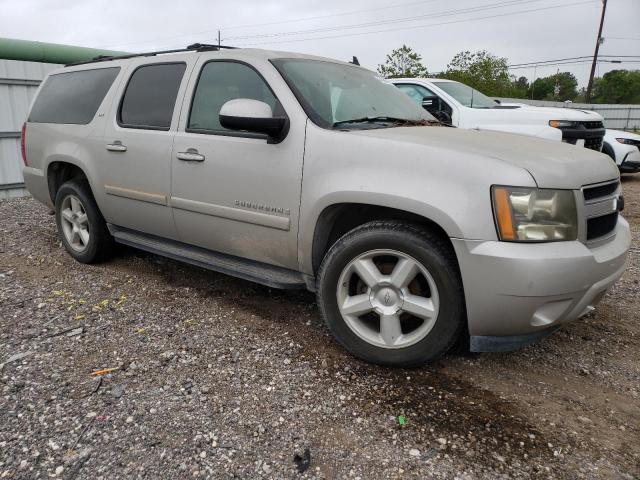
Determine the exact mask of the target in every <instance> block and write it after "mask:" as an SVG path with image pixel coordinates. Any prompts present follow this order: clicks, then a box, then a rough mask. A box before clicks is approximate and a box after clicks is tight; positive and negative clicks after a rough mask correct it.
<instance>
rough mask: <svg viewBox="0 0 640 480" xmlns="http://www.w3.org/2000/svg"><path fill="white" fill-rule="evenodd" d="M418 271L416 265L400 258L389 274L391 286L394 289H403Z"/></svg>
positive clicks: (407, 259)
mask: <svg viewBox="0 0 640 480" xmlns="http://www.w3.org/2000/svg"><path fill="white" fill-rule="evenodd" d="M419 271H420V269H419V267H418V264H417V263H416V262H414V261H413V260H412V259H410V258H401V259H399V260H398V263H397V264H396V266H395V267H394V269H393V272H392V273H391V284H392V285H393V286H394V287H396V288H405V287H406V286H407V285H409V283H411V280H413V279H414V278H416V275H417V274H418V272H419Z"/></svg>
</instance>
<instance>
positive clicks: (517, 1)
mask: <svg viewBox="0 0 640 480" xmlns="http://www.w3.org/2000/svg"><path fill="white" fill-rule="evenodd" d="M541 1H543V0H508V1H501V2H498V3H493V4H489V5H481V6H476V7H467V8H462V9H455V10H447V11H444V12H435V13H428V14H423V15H413V16H411V17H402V18H393V19H389V20H377V21H375V22H367V23H357V24H351V25H337V26H333V27H321V28H312V29H306V30H297V31H289V32H276V33H262V34H253V35H240V36H235V37H226V38H225V41H229V40H248V39H252V38H273V37H281V36H289V35H300V34H305V33H308V34H311V33H322V32H330V31H336V30H348V29H354V28H366V27H373V26H378V25H386V24H392V23H404V22H414V21H417V20H422V19H425V18H440V17H448V16H454V15H460V14H464V13H477V12H481V11H485V10H495V9H496V8H503V7H511V6H518V5H522V4H526V3H536V2H541Z"/></svg>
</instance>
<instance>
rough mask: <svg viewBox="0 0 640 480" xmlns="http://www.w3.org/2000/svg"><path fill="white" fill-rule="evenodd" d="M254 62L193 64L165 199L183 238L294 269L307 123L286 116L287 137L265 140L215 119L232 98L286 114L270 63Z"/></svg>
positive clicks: (282, 84) (200, 244)
mask: <svg viewBox="0 0 640 480" xmlns="http://www.w3.org/2000/svg"><path fill="white" fill-rule="evenodd" d="M260 66H261V68H262V71H259V70H258V68H257V67H255V66H253V65H250V64H248V63H244V62H241V61H237V60H206V59H205V58H203V59H201V61H200V64H198V65H197V66H196V70H195V71H194V74H193V75H192V80H191V82H190V83H191V84H192V85H191V86H190V88H189V92H190V93H188V94H187V98H186V99H185V107H184V108H183V115H182V118H181V120H180V127H179V131H178V133H177V134H176V138H175V142H174V148H173V156H172V192H171V195H172V198H171V205H172V207H173V211H174V219H175V222H176V227H177V232H178V235H179V238H180V240H182V241H183V242H187V243H190V244H193V245H198V246H200V247H204V248H208V249H211V250H215V251H218V252H222V253H227V254H231V255H236V256H240V257H243V258H248V259H252V260H257V261H260V262H264V263H268V264H271V265H278V266H282V267H288V268H297V232H298V213H299V206H300V189H301V181H302V159H303V153H304V132H305V122H304V121H291V122H290V127H289V132H288V134H287V136H286V138H285V139H284V140H283V141H281V142H280V143H270V142H268V139H267V137H266V136H265V135H260V134H254V133H249V132H237V131H230V130H227V129H225V128H224V127H222V126H221V125H220V121H219V112H220V108H221V107H222V105H224V104H225V103H226V102H227V101H229V100H232V99H236V98H249V99H254V100H260V101H263V102H266V103H267V104H269V105H270V106H271V108H272V111H273V112H274V115H288V112H286V111H285V109H284V108H283V106H282V104H281V102H280V101H279V100H278V97H277V94H276V93H274V92H277V91H278V90H277V88H280V89H283V88H286V86H285V85H284V83H283V81H282V79H281V78H280V79H279V82H278V78H276V77H278V74H277V72H276V71H275V68H273V66H271V65H270V64H260ZM196 72H197V73H196ZM269 75H270V76H271V77H269ZM267 78H271V79H272V80H271V84H270V83H269V82H268V81H267ZM273 83H277V85H276V86H275V88H274V85H273ZM288 93H289V95H290V92H288ZM282 94H283V95H285V94H286V92H282ZM289 118H290V120H291V119H292V117H291V116H290V115H289ZM193 155H195V157H193ZM189 159H191V160H189ZM194 160H195V161H194Z"/></svg>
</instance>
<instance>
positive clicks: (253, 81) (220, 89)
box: [187, 61, 282, 133]
mask: <svg viewBox="0 0 640 480" xmlns="http://www.w3.org/2000/svg"><path fill="white" fill-rule="evenodd" d="M237 98H248V99H251V100H259V101H261V102H264V103H266V104H268V105H269V106H270V107H271V110H272V112H273V114H274V115H278V114H279V112H282V107H281V106H280V102H278V99H277V98H276V97H275V95H274V94H273V92H272V91H271V89H270V88H269V86H268V85H267V84H266V83H265V81H264V80H263V79H262V77H261V76H260V75H259V74H258V73H257V72H256V71H255V70H254V69H253V68H251V67H249V66H247V65H244V64H242V63H238V62H225V61H212V62H209V63H207V64H205V65H204V67H202V72H201V73H200V78H199V79H198V84H197V85H196V89H195V93H194V95H193V101H192V104H191V113H190V115H189V122H188V124H187V131H191V132H200V133H210V132H228V131H229V130H227V129H226V128H224V127H223V126H222V125H220V109H221V108H222V106H223V105H224V104H225V103H227V102H228V101H229V100H235V99H237Z"/></svg>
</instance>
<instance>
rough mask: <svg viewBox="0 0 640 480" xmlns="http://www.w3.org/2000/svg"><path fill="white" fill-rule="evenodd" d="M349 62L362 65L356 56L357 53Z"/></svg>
mask: <svg viewBox="0 0 640 480" xmlns="http://www.w3.org/2000/svg"><path fill="white" fill-rule="evenodd" d="M349 63H353V64H354V65H358V66H360V62H359V61H358V57H356V56H355V55H354V56H353V60H351V61H350V62H349Z"/></svg>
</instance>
